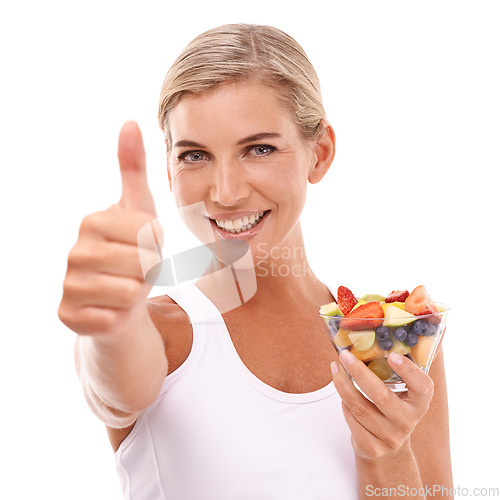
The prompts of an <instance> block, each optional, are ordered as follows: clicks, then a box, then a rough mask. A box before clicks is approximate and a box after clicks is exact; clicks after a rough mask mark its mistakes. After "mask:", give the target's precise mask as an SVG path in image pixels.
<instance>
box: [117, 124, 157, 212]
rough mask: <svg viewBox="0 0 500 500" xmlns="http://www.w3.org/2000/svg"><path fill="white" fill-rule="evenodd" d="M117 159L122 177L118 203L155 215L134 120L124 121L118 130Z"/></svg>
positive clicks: (137, 128) (138, 130)
mask: <svg viewBox="0 0 500 500" xmlns="http://www.w3.org/2000/svg"><path fill="white" fill-rule="evenodd" d="M118 161H119V163H120V173H121V178H122V197H121V199H120V203H119V205H120V206H122V207H123V208H128V209H135V210H141V211H144V212H150V213H152V214H154V215H156V209H155V204H154V200H153V195H152V194H151V191H150V190H149V186H148V179H147V173H146V152H145V151H144V143H143V141H142V134H141V130H140V129H139V126H138V125H137V123H136V122H134V121H128V122H125V123H124V125H123V127H122V129H121V131H120V137H119V139H118Z"/></svg>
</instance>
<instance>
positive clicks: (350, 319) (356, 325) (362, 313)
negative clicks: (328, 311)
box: [340, 302, 384, 330]
mask: <svg viewBox="0 0 500 500" xmlns="http://www.w3.org/2000/svg"><path fill="white" fill-rule="evenodd" d="M383 321H384V310H383V309H382V306H381V304H380V302H368V303H367V304H363V305H361V306H359V307H356V309H354V311H351V312H350V313H349V314H347V315H346V316H345V317H344V318H343V319H342V320H341V321H340V328H343V329H344V330H368V329H370V328H377V326H380V325H381V324H382V323H383Z"/></svg>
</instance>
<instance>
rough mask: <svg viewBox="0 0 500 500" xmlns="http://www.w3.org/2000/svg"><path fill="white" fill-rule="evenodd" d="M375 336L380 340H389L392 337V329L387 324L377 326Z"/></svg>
mask: <svg viewBox="0 0 500 500" xmlns="http://www.w3.org/2000/svg"><path fill="white" fill-rule="evenodd" d="M375 337H377V339H378V340H388V339H390V338H391V329H390V328H389V327H387V326H379V327H378V328H375Z"/></svg>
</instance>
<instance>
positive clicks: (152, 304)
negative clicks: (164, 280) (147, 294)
mask: <svg viewBox="0 0 500 500" xmlns="http://www.w3.org/2000/svg"><path fill="white" fill-rule="evenodd" d="M147 307H148V312H149V316H150V317H151V319H152V321H153V323H154V325H155V326H156V328H157V330H158V331H159V332H160V335H161V336H162V338H163V343H164V345H165V354H166V356H167V360H168V374H170V373H172V372H173V371H174V370H176V369H177V368H179V366H180V365H181V364H182V363H183V362H184V361H185V360H186V359H187V357H188V355H189V352H190V351H191V345H192V341H193V330H192V327H191V323H190V321H189V317H188V315H187V314H186V312H185V311H184V309H182V308H181V307H180V306H179V305H178V304H177V303H176V302H174V301H173V300H172V299H171V298H170V297H169V296H168V295H159V296H157V297H151V298H149V299H148V301H147Z"/></svg>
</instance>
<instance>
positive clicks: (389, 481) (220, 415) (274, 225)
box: [59, 25, 451, 500]
mask: <svg viewBox="0 0 500 500" xmlns="http://www.w3.org/2000/svg"><path fill="white" fill-rule="evenodd" d="M159 119H160V124H161V126H162V128H163V130H164V132H165V142H166V145H167V164H168V176H169V182H170V188H171V191H172V193H173V195H174V197H175V200H176V203H177V205H178V207H179V209H180V210H181V213H183V217H184V220H185V221H186V223H187V224H188V225H189V227H190V229H191V230H192V231H193V232H194V233H195V234H196V235H197V236H198V237H199V238H200V240H201V241H203V242H204V243H207V241H208V240H210V239H212V240H213V241H215V243H216V248H218V249H219V252H221V248H222V247H223V246H224V244H225V243H228V242H233V243H234V242H237V243H238V244H243V243H244V244H245V245H247V247H246V249H247V250H248V252H246V253H245V255H247V256H248V255H251V260H250V262H251V265H249V264H248V262H249V260H248V259H243V261H244V265H242V266H240V268H238V269H236V271H235V266H232V265H227V264H228V262H227V259H224V258H221V259H218V260H215V259H214V262H215V265H214V264H212V266H211V267H210V268H209V271H207V272H206V273H205V275H204V276H203V277H202V278H200V279H199V280H198V281H197V282H196V284H195V285H194V284H193V285H188V286H185V287H179V288H178V289H175V290H173V291H172V292H169V295H168V296H161V297H155V298H153V299H147V295H148V292H149V291H150V289H151V285H150V284H148V283H147V281H145V280H144V274H143V271H144V269H143V268H141V261H142V263H144V262H145V260H147V259H148V255H149V257H150V258H151V261H154V259H155V258H156V257H157V256H156V254H155V250H154V248H155V245H154V244H151V247H150V248H149V249H148V248H147V247H144V246H143V247H142V248H141V249H139V248H138V244H137V235H138V233H140V231H141V230H143V229H142V228H144V227H148V224H150V223H151V222H152V221H153V220H154V219H155V218H156V213H155V207H154V202H153V198H152V196H151V193H150V191H149V188H148V184H147V179H146V164H145V154H144V149H143V145H142V139H141V135H140V131H139V129H138V128H137V126H136V124H134V123H132V122H129V123H126V124H125V125H124V127H123V129H122V131H121V134H120V140H119V147H118V156H119V162H120V169H121V176H122V186H123V189H122V198H121V200H120V202H119V203H118V204H117V205H114V206H112V207H111V208H109V209H108V210H105V211H103V212H99V213H96V214H92V215H90V216H88V217H86V218H85V219H84V221H83V222H82V225H81V229H80V235H79V239H78V242H77V244H76V245H75V247H74V248H73V249H72V251H71V252H70V256H69V259H68V271H67V276H66V279H65V284H64V294H63V299H62V301H61V305H60V309H59V315H60V318H61V320H62V321H63V322H64V323H65V324H66V325H67V326H69V327H70V328H71V329H73V330H74V331H75V332H77V333H78V334H79V336H78V341H77V348H76V364H77V369H78V373H79V375H80V378H81V381H82V384H83V388H84V394H85V397H86V399H87V401H88V403H89V405H90V407H91V408H92V410H93V411H94V412H95V413H96V414H97V415H98V416H99V418H100V419H101V420H102V421H103V422H104V423H105V424H106V425H107V428H108V433H109V437H110V441H111V444H112V445H113V448H114V450H115V452H116V459H117V468H118V472H119V475H120V479H121V482H122V487H123V491H124V495H125V497H126V498H129V499H134V500H136V499H153V498H154V499H157V498H179V499H191V498H193V499H196V498H200V499H201V498H203V499H224V498H227V499H236V498H238V499H240V498H248V499H258V498H272V499H278V498H280V499H281V498H283V499H289V498H300V499H309V498H311V499H333V498H339V499H342V500H348V499H351V498H358V497H360V498H365V497H370V496H374V495H375V494H376V493H377V492H378V494H379V495H380V494H383V491H389V490H381V488H387V489H389V488H399V489H398V497H400V496H404V494H406V493H407V494H408V496H411V497H412V498H425V496H424V495H425V490H422V488H423V487H426V486H427V487H428V488H429V487H430V488H432V487H433V485H441V486H443V487H448V488H451V466H450V456H449V439H448V423H447V401H446V386H445V377H444V367H443V358H442V353H440V354H439V355H438V356H437V358H436V360H435V361H434V364H433V367H432V370H431V373H430V376H428V375H426V374H425V373H423V372H422V371H420V370H418V369H417V368H416V366H415V365H413V364H412V363H411V362H410V361H409V360H408V359H406V358H401V357H398V356H397V355H396V356H391V357H390V358H389V362H390V364H391V366H392V367H393V369H394V371H396V372H397V373H398V374H400V375H401V376H402V378H403V379H404V380H405V381H406V383H407V386H408V387H409V391H408V393H407V394H406V395H404V396H398V395H396V394H394V393H392V392H391V391H390V390H388V389H387V388H386V387H385V386H384V385H383V383H382V382H381V381H380V380H379V379H378V378H377V376H376V375H375V374H373V373H372V372H371V371H370V370H368V369H367V368H366V366H365V365H364V364H363V363H361V362H360V361H358V360H356V359H349V358H348V357H347V355H345V357H344V355H342V357H341V359H340V360H339V358H338V356H337V354H336V351H335V350H334V348H333V347H332V345H331V343H330V341H329V339H328V336H327V335H326V333H325V331H324V327H323V325H322V324H321V320H320V318H319V317H318V308H319V306H320V305H321V304H324V303H327V302H331V301H332V300H333V297H332V293H331V292H330V290H329V289H328V288H327V286H325V285H324V284H323V283H322V282H321V281H320V280H318V278H316V276H315V275H314V274H313V272H312V271H311V269H310V267H309V264H308V262H307V258H306V254H305V249H304V242H303V239H302V233H301V227H300V221H299V218H300V214H301V211H302V208H303V206H304V203H305V198H306V189H307V184H308V182H310V183H316V182H319V181H320V180H321V179H322V178H323V177H324V175H325V174H326V172H327V171H328V169H329V167H330V165H331V163H332V161H333V158H334V153H335V136H334V132H333V130H332V127H331V125H330V124H329V123H328V121H327V120H326V118H325V112H324V109H323V106H322V104H321V96H320V91H319V82H318V79H317V76H316V73H315V71H314V69H313V67H312V66H311V64H310V62H309V61H308V59H307V57H306V55H305V54H304V52H303V50H302V49H301V47H300V46H299V45H298V44H297V43H296V42H295V41H294V40H293V39H292V38H290V37H289V36H287V35H286V34H284V33H283V32H281V31H279V30H277V29H275V28H271V27H266V26H253V25H227V26H221V27H219V28H216V29H213V30H210V31H208V32H206V33H204V34H202V35H200V36H199V37H197V38H196V39H195V40H193V42H191V44H189V45H188V47H186V49H185V50H184V51H183V52H182V53H181V55H180V56H179V58H178V59H177V60H176V61H175V62H174V64H173V66H172V68H171V69H170V70H169V72H168V74H167V76H166V78H165V82H164V84H163V87H162V91H161V103H160V111H159ZM200 207H201V208H200ZM149 227H151V226H149ZM154 227H156V229H157V226H153V233H155V231H154ZM153 236H154V237H158V234H157V231H156V233H155V234H153ZM236 246H237V245H236ZM139 250H140V252H139ZM139 254H141V255H139ZM214 254H215V255H216V256H217V252H214ZM233 260H237V259H236V258H235V259H233ZM230 264H231V263H230ZM236 267H237V266H236ZM253 284H255V286H254V287H252V285H253ZM237 299H238V300H237ZM346 369H347V371H348V372H349V373H350V374H351V375H352V377H353V378H354V380H356V382H357V383H358V385H359V386H360V387H361V389H362V390H363V391H364V393H365V394H366V395H368V396H369V397H370V399H371V401H369V400H368V399H366V398H365V397H364V396H363V395H362V394H361V393H360V392H359V391H358V390H357V389H356V388H355V387H354V386H353V384H352V383H351V381H350V380H349V378H348V376H347V374H346V371H345V370H346ZM332 374H333V383H332ZM377 488H379V489H377ZM386 496H387V493H386ZM434 497H435V498H438V497H439V495H437V494H435V495H434Z"/></svg>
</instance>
